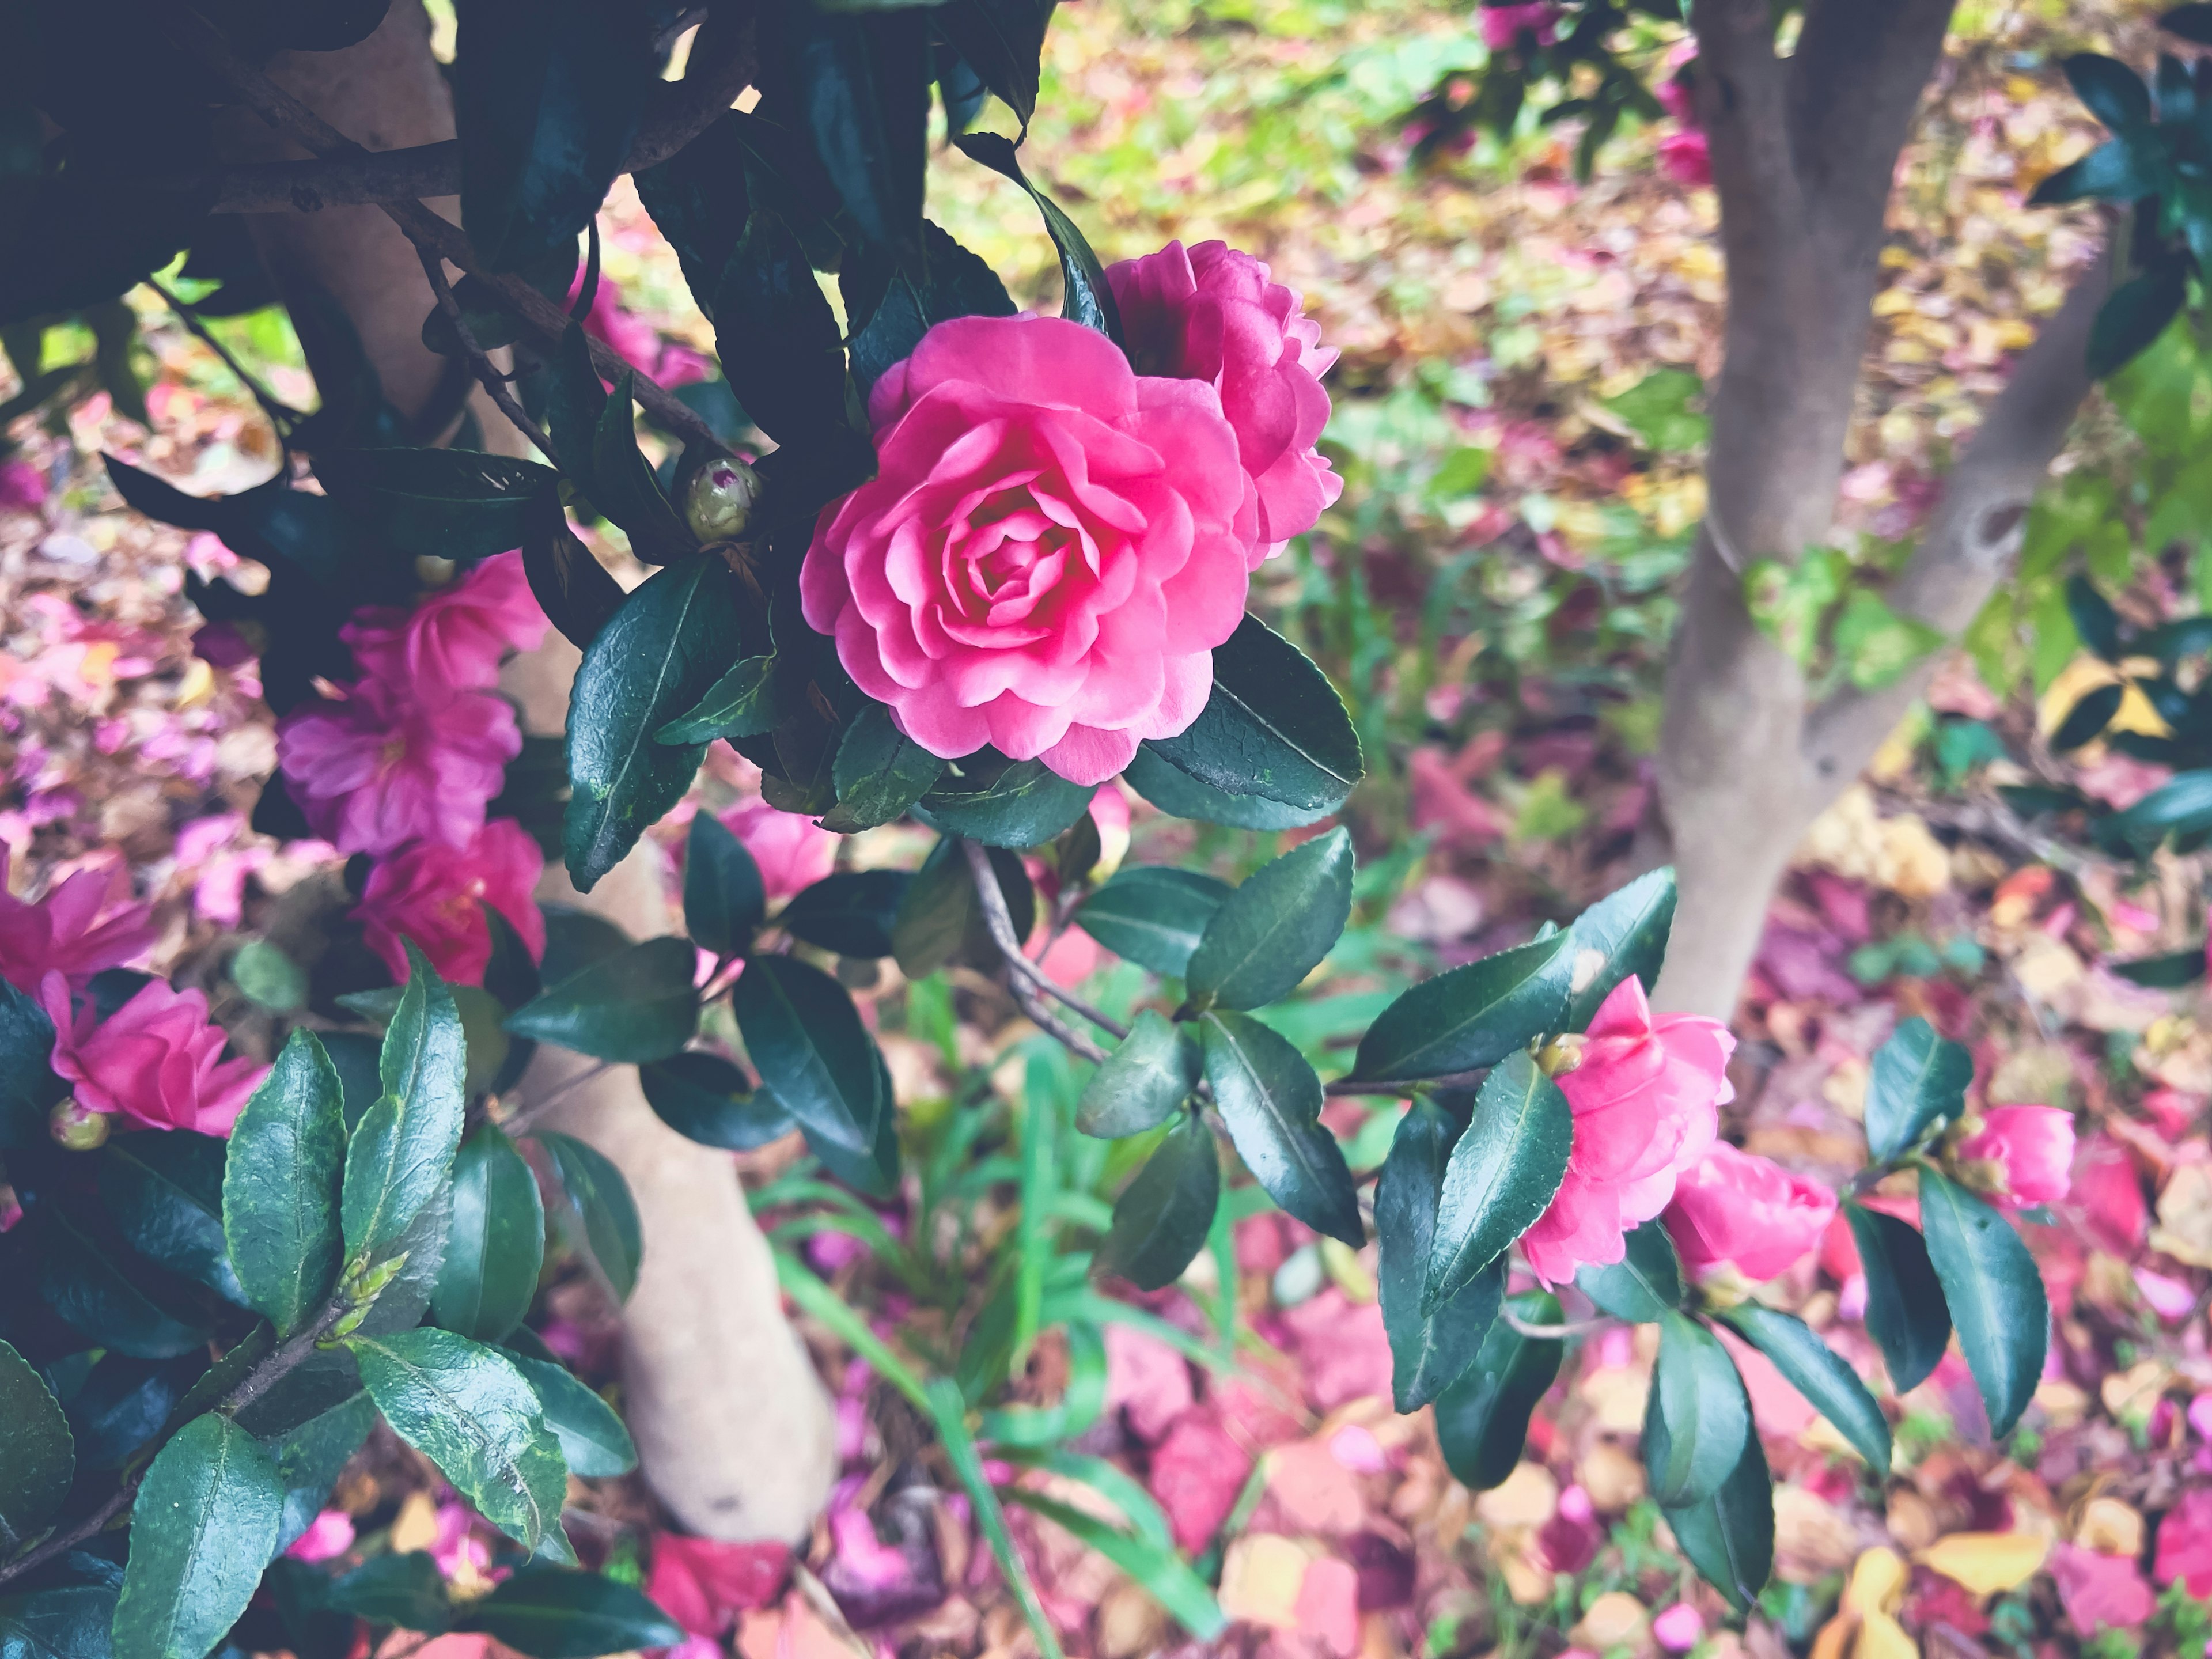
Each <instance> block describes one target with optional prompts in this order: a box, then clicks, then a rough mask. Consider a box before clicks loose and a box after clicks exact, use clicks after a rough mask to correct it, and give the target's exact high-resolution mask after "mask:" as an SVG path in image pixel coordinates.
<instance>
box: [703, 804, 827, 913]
mask: <svg viewBox="0 0 2212 1659" xmlns="http://www.w3.org/2000/svg"><path fill="white" fill-rule="evenodd" d="M722 827H723V828H724V829H727V830H728V831H729V832H730V833H731V834H732V835H733V836H736V837H737V838H738V840H739V841H741V842H744V848H745V851H747V852H748V853H750V854H752V855H753V862H754V863H755V864H757V865H758V866H760V872H761V885H762V887H763V888H764V889H765V890H767V893H768V898H769V903H771V904H773V903H775V902H776V901H777V900H779V899H787V898H789V897H790V896H792V895H793V893H796V892H798V891H799V890H800V889H801V888H803V887H811V886H812V885H813V884H815V883H816V882H817V881H819V880H821V879H822V878H823V877H824V876H826V875H828V874H829V872H830V871H832V870H833V869H835V868H836V865H837V842H838V840H839V839H840V838H839V837H838V836H835V835H833V834H831V833H830V832H829V830H827V829H823V828H822V827H821V826H820V825H818V824H817V823H815V822H814V820H813V819H812V818H810V817H807V816H806V815H805V813H804V812H783V811H777V810H776V809H775V807H773V806H770V805H769V804H768V803H767V802H766V801H764V800H749V801H740V802H739V803H738V805H735V806H732V808H731V809H730V810H729V811H726V812H725V813H723V814H722Z"/></svg>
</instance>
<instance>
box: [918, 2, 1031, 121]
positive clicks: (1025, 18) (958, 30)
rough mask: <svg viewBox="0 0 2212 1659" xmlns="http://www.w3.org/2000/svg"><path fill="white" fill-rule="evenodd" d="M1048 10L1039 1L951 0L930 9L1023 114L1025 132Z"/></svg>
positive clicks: (978, 70) (965, 55) (981, 74)
mask: <svg viewBox="0 0 2212 1659" xmlns="http://www.w3.org/2000/svg"><path fill="white" fill-rule="evenodd" d="M933 15H934V17H935V19H936V21H937V27H939V29H941V30H942V31H944V34H945V40H948V41H950V42H951V45H952V47H953V49H954V50H955V51H957V52H958V53H959V54H960V57H961V59H962V61H963V62H964V63H966V64H968V66H969V68H970V69H971V70H974V71H975V75H976V76H977V77H978V78H979V79H980V80H981V82H983V84H984V85H985V86H986V87H987V88H990V89H991V90H992V91H993V92H994V93H996V94H998V95H999V98H1000V101H1002V102H1003V103H1005V104H1006V106H1007V107H1008V108H1010V109H1012V111H1013V112H1014V113H1015V114H1016V115H1018V116H1019V117H1021V121H1022V127H1023V130H1024V131H1027V130H1028V127H1029V124H1030V117H1031V116H1032V115H1034V114H1035V113H1036V100H1037V76H1038V59H1039V58H1041V57H1042V54H1043V52H1044V33H1045V22H1046V20H1047V18H1048V16H1049V15H1051V9H1050V8H1049V7H1048V6H1044V5H1041V4H1039V3H1038V0H951V3H950V4H947V5H941V6H939V7H938V8H937V9H936V10H935V12H934V13H933Z"/></svg>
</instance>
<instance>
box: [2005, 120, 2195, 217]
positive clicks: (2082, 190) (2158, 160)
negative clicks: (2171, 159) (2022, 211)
mask: <svg viewBox="0 0 2212 1659" xmlns="http://www.w3.org/2000/svg"><path fill="white" fill-rule="evenodd" d="M2166 172H2167V165H2166V157H2165V155H2164V147H2163V146H2162V145H2160V144H2159V143H2156V142H2155V141H2154V140H2153V138H2152V136H2151V135H2150V134H2149V133H2148V132H2145V131H2142V130H2141V129H2137V130H2136V131H2133V132H2130V133H2129V134H2128V135H2127V136H2126V137H2124V138H2112V139H2109V140H2107V141H2106V143H2101V144H2100V145H2098V146H2097V148H2096V149H2093V150H2091V151H2090V152H2089V153H2088V154H2087V155H2084V156H2083V157H2082V158H2081V160H2080V161H2075V162H2072V163H2071V164H2069V165H2068V166H2066V167H2061V168H2059V169H2058V171H2057V172H2056V173H2051V174H2050V175H2049V176H2048V177H2046V178H2045V179H2044V180H2043V182H2042V183H2041V184H2039V185H2037V186H2036V187H2035V189H2034V191H2033V192H2032V193H2031V194H2030V195H2029V197H2028V198H2027V201H2028V205H2029V206H2030V207H2053V206H2057V204H2061V203H2064V202H2079V201H2082V200H2084V199H2094V200H2098V201H2105V202H2132V201H2134V200H2136V198H2137V197H2142V196H2150V195H2154V194H2156V193H2157V192H2158V191H2159V189H2160V185H2162V184H2164V183H2166V177H2165V175H2166Z"/></svg>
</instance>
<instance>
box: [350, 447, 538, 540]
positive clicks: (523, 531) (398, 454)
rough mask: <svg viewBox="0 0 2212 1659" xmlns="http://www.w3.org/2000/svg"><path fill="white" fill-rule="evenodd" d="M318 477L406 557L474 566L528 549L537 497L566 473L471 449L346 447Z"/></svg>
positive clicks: (532, 462)
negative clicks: (525, 542)
mask: <svg viewBox="0 0 2212 1659" xmlns="http://www.w3.org/2000/svg"><path fill="white" fill-rule="evenodd" d="M315 476H316V477H318V478H319V479H320V480H321V481H322V483H323V487H324V488H325V489H327V490H328V491H329V492H330V493H331V497H332V498H333V499H334V500H336V501H337V503H338V505H339V507H342V508H343V509H344V510H345V511H346V512H348V513H353V514H356V515H357V516H358V519H359V520H360V521H361V522H362V523H363V524H364V525H366V526H368V528H369V529H370V530H371V531H373V532H374V533H375V534H376V535H377V536H378V537H380V538H381V539H383V540H384V541H386V542H387V543H389V544H391V545H392V546H393V547H395V548H397V549H398V550H400V551H401V552H403V553H406V554H410V555H413V556H422V555H424V554H428V555H430V556H434V557H436V558H441V559H453V560H457V561H459V562H461V563H463V564H472V563H474V562H476V561H477V560H478V559H488V558H489V557H490V556H492V555H493V554H495V553H504V552H506V551H507V549H509V548H511V547H520V546H521V545H522V543H523V540H524V538H526V536H527V534H528V533H529V528H530V520H531V501H532V497H533V496H538V495H550V494H551V493H552V491H553V489H554V486H555V485H556V483H558V482H559V480H560V476H561V475H560V474H559V473H557V472H556V471H553V470H552V469H551V468H550V467H546V466H540V465H538V463H537V462H535V461H523V460H514V459H509V458H508V457H507V456H504V455H486V454H483V453H481V452H479V451H477V450H472V449H348V450H338V451H336V452H334V453H328V454H325V455H319V456H318V457H317V458H316V460H315Z"/></svg>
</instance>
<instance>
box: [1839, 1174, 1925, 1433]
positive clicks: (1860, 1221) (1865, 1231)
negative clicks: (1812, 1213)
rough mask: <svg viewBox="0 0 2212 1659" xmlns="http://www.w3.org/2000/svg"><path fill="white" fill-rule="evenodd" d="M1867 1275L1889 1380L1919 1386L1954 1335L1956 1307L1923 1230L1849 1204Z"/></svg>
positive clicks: (1870, 1318) (1872, 1327)
mask: <svg viewBox="0 0 2212 1659" xmlns="http://www.w3.org/2000/svg"><path fill="white" fill-rule="evenodd" d="M1844 1215H1845V1216H1846V1217H1847V1218H1849V1219H1850V1227H1851V1237H1852V1238H1853V1239H1854V1240H1856V1241H1857V1244H1858V1247H1859V1261H1860V1262H1861V1263H1862V1264H1863V1267H1864V1269H1865V1272H1866V1276H1867V1312H1866V1326H1867V1329H1868V1330H1869V1332H1870V1333H1872V1334H1873V1336H1874V1340H1875V1341H1876V1342H1878V1343H1880V1344H1881V1352H1882V1358H1884V1359H1885V1360H1887V1362H1888V1365H1889V1385H1890V1387H1891V1388H1893V1389H1895V1390H1896V1391H1897V1392H1898V1393H1899V1394H1904V1393H1906V1392H1907V1391H1908V1390H1911V1389H1916V1388H1918V1387H1919V1386H1920V1384H1921V1383H1924V1382H1926V1381H1927V1380H1928V1375H1929V1372H1930V1371H1933V1370H1935V1369H1936V1363H1937V1362H1938V1361H1939V1360H1941V1359H1942V1358H1943V1350H1944V1348H1945V1347H1946V1346H1948V1344H1949V1342H1950V1340H1951V1312H1950V1309H1949V1307H1948V1305H1947V1304H1946V1303H1945V1302H1944V1299H1943V1286H1942V1282H1941V1281H1940V1280H1938V1279H1937V1278H1936V1268H1935V1265H1934V1264H1933V1263H1932V1262H1931V1261H1929V1258H1928V1247H1927V1245H1926V1243H1923V1240H1922V1238H1921V1237H1920V1235H1919V1233H1917V1231H1914V1230H1913V1229H1912V1228H1911V1226H1909V1225H1906V1224H1905V1223H1904V1222H1902V1221H1899V1219H1898V1218H1896V1217H1895V1216H1893V1215H1886V1214H1884V1213H1883V1212H1881V1211H1879V1210H1869V1209H1866V1208H1864V1207H1863V1206H1860V1205H1857V1204H1846V1205H1844Z"/></svg>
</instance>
